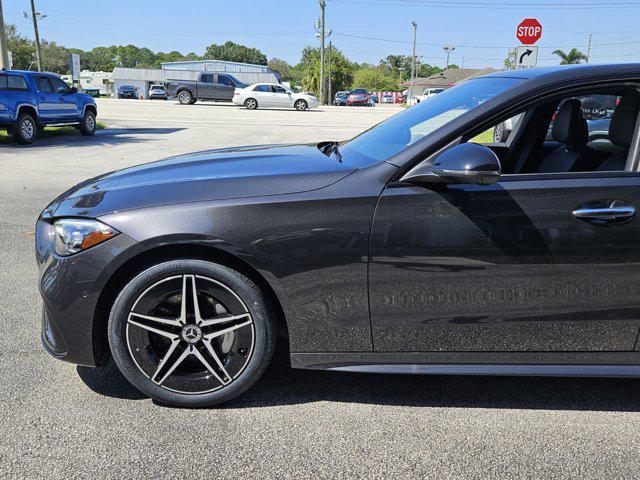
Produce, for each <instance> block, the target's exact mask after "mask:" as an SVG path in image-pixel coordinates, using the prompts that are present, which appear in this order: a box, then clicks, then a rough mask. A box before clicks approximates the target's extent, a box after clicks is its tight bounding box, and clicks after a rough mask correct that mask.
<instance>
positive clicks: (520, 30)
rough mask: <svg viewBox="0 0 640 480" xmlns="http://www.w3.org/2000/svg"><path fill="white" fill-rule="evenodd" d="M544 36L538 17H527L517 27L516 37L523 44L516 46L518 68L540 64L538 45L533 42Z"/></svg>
mask: <svg viewBox="0 0 640 480" xmlns="http://www.w3.org/2000/svg"><path fill="white" fill-rule="evenodd" d="M540 37H542V25H541V24H540V22H539V21H538V20H537V19H536V18H525V19H524V20H523V21H521V22H520V24H519V25H518V27H517V28H516V38H517V39H518V40H519V41H520V43H521V44H522V45H520V46H518V47H517V48H516V69H520V68H535V67H536V65H538V47H534V46H533V44H534V43H536V42H537V41H538V40H540Z"/></svg>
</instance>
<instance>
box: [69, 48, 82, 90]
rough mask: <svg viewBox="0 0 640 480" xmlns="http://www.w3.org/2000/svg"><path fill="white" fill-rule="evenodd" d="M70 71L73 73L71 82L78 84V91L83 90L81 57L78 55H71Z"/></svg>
mask: <svg viewBox="0 0 640 480" xmlns="http://www.w3.org/2000/svg"><path fill="white" fill-rule="evenodd" d="M69 70H70V71H71V82H72V83H76V82H77V83H78V89H79V90H82V85H80V55H78V54H77V53H70V54H69Z"/></svg>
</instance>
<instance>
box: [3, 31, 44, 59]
mask: <svg viewBox="0 0 640 480" xmlns="http://www.w3.org/2000/svg"><path fill="white" fill-rule="evenodd" d="M5 33H6V35H7V47H8V49H9V51H11V54H12V56H13V68H15V69H16V70H29V68H30V67H32V66H33V65H35V54H36V48H35V44H34V43H33V42H32V41H31V40H29V39H28V38H27V37H25V36H24V35H22V34H20V33H19V32H18V29H17V28H16V26H15V25H13V24H8V25H5Z"/></svg>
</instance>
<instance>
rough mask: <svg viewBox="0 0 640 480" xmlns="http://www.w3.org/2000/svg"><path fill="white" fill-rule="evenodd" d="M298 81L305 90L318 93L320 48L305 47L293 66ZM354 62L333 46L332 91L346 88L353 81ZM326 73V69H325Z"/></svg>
mask: <svg viewBox="0 0 640 480" xmlns="http://www.w3.org/2000/svg"><path fill="white" fill-rule="evenodd" d="M294 71H295V72H297V75H299V79H300V83H301V84H302V87H303V88H304V90H305V91H307V92H313V93H315V95H316V96H318V97H319V95H320V49H319V48H313V47H305V48H304V49H303V50H302V58H301V59H300V63H298V64H297V65H296V66H295V67H294ZM354 71H355V66H354V64H353V63H352V62H351V61H349V59H348V58H347V57H345V56H344V54H343V53H342V52H341V51H340V50H338V49H337V48H334V49H333V50H332V52H331V84H332V88H333V91H334V92H337V91H339V90H346V89H347V88H348V87H349V86H350V85H351V84H352V83H353V74H354ZM327 73H328V70H327Z"/></svg>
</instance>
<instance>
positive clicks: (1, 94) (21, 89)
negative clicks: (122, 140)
mask: <svg viewBox="0 0 640 480" xmlns="http://www.w3.org/2000/svg"><path fill="white" fill-rule="evenodd" d="M97 115H98V109H97V107H96V102H95V100H94V99H93V98H91V97H90V96H89V95H87V94H85V93H78V91H77V90H76V89H75V87H69V85H67V84H66V83H65V82H63V81H62V79H61V78H60V77H58V76H57V75H53V74H48V73H39V72H23V71H18V70H0V128H4V129H6V130H7V133H9V134H10V135H12V136H13V139H14V140H15V141H16V142H17V143H21V144H28V143H32V142H33V141H34V140H35V139H36V136H37V134H38V133H39V132H42V130H44V127H45V126H47V125H75V126H77V127H78V130H79V131H80V133H81V134H82V135H93V134H94V133H95V131H96V117H97Z"/></svg>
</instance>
